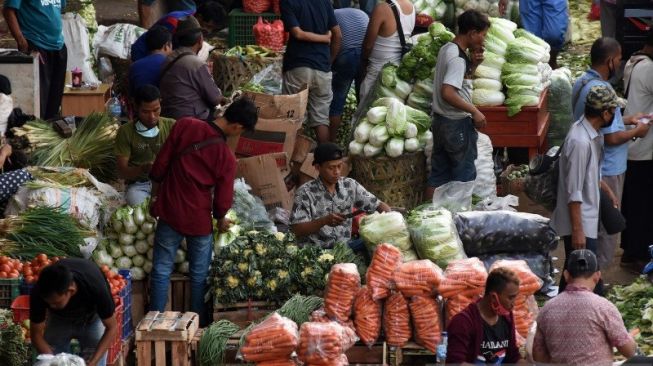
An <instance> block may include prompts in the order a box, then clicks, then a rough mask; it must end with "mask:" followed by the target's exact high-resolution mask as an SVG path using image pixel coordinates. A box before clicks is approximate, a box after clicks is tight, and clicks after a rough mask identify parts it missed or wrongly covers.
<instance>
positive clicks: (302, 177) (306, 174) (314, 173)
mask: <svg viewBox="0 0 653 366" xmlns="http://www.w3.org/2000/svg"><path fill="white" fill-rule="evenodd" d="M340 173H341V174H342V176H343V177H346V176H348V175H349V173H351V164H350V162H349V157H345V158H343V159H342V171H341V172H340ZM319 175H320V172H319V171H318V170H317V168H316V167H315V166H314V165H313V153H310V154H308V155H307V156H306V159H305V160H304V163H303V164H302V165H301V167H300V168H299V187H301V186H302V184H304V183H306V182H310V181H311V180H313V179H315V178H317V177H318V176H319Z"/></svg>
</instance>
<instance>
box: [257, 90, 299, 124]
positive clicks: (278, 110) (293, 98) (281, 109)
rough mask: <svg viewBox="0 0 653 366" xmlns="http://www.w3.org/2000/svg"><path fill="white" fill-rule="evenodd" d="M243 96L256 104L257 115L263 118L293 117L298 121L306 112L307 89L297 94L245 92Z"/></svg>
mask: <svg viewBox="0 0 653 366" xmlns="http://www.w3.org/2000/svg"><path fill="white" fill-rule="evenodd" d="M245 96H247V97H248V98H250V99H251V100H252V101H253V102H254V104H256V107H257V110H258V117H259V118H265V119H293V120H296V121H299V122H300V123H301V122H303V120H304V115H305V114H306V105H307V102H308V89H304V90H302V91H301V92H299V93H297V94H288V95H269V94H263V93H254V92H245Z"/></svg>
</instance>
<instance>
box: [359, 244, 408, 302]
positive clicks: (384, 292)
mask: <svg viewBox="0 0 653 366" xmlns="http://www.w3.org/2000/svg"><path fill="white" fill-rule="evenodd" d="M400 264H401V251H399V249H398V248H397V247H395V246H394V245H390V244H381V245H379V246H377V247H376V249H375V251H374V255H373V256H372V262H371V263H370V266H369V267H368V269H367V274H366V275H365V279H366V282H367V285H368V286H369V287H370V289H371V290H372V298H373V299H374V300H381V299H385V298H386V297H388V296H390V289H391V287H392V274H393V273H394V271H395V270H396V269H397V268H398V267H399V265H400Z"/></svg>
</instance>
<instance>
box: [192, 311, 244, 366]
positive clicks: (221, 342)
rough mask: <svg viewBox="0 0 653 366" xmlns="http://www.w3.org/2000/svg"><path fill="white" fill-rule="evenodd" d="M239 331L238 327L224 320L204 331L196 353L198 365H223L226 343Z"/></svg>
mask: <svg viewBox="0 0 653 366" xmlns="http://www.w3.org/2000/svg"><path fill="white" fill-rule="evenodd" d="M239 330H240V327H238V326H237V325H236V324H234V323H232V322H230V321H229V320H225V319H222V320H218V321H217V322H215V323H213V324H211V325H210V326H208V327H207V328H206V329H204V332H202V337H201V338H200V341H199V346H198V353H197V357H198V362H199V365H200V366H213V365H215V364H219V365H222V364H224V357H225V351H226V348H227V341H228V340H229V338H230V337H231V336H233V335H234V334H236V332H238V331H239Z"/></svg>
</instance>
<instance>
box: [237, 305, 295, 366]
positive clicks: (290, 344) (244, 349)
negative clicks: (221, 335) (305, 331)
mask: <svg viewBox="0 0 653 366" xmlns="http://www.w3.org/2000/svg"><path fill="white" fill-rule="evenodd" d="M298 343H299V335H298V332H297V324H296V323H295V322H293V321H292V320H290V319H288V318H284V317H282V316H281V315H279V314H277V313H273V314H272V315H271V316H269V317H268V318H267V319H266V320H264V321H263V322H261V323H260V324H258V325H256V326H255V327H254V328H252V329H251V330H250V332H249V333H248V334H247V335H246V336H245V343H244V344H243V345H242V346H241V347H240V351H239V352H240V355H241V356H242V358H243V359H244V360H245V361H247V362H256V363H257V364H258V363H260V362H272V361H287V360H289V359H290V355H291V354H292V353H293V352H294V350H295V348H297V345H298Z"/></svg>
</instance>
